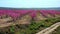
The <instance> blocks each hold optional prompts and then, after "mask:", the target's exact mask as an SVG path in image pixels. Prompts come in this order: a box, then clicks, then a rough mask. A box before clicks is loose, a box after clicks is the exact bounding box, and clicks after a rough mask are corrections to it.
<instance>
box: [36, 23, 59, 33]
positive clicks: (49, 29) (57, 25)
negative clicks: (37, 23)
mask: <svg viewBox="0 0 60 34" xmlns="http://www.w3.org/2000/svg"><path fill="white" fill-rule="evenodd" d="M59 26H60V22H58V23H55V24H53V25H52V26H50V27H48V28H46V29H44V30H42V31H40V32H38V33H36V34H50V33H51V32H53V31H54V30H55V29H56V28H57V27H59Z"/></svg>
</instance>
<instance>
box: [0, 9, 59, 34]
mask: <svg viewBox="0 0 60 34" xmlns="http://www.w3.org/2000/svg"><path fill="white" fill-rule="evenodd" d="M58 22H59V23H58ZM56 23H58V24H56ZM54 24H56V25H54ZM55 27H56V28H55ZM46 28H47V29H48V30H47V31H45V32H46V33H48V34H60V10H9V9H8V10H6V9H0V34H40V33H39V32H41V31H43V30H45V29H46ZM50 30H51V32H50ZM45 32H43V33H42V34H44V33H45Z"/></svg>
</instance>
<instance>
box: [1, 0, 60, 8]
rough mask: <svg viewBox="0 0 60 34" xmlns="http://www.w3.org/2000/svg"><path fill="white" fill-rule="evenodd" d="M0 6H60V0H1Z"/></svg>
mask: <svg viewBox="0 0 60 34" xmlns="http://www.w3.org/2000/svg"><path fill="white" fill-rule="evenodd" d="M0 7H12V8H51V7H60V0H0Z"/></svg>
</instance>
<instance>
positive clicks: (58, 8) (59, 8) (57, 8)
mask: <svg viewBox="0 0 60 34" xmlns="http://www.w3.org/2000/svg"><path fill="white" fill-rule="evenodd" d="M0 9H15V10H16V9H18V10H23V9H24V10H27V9H28V10H29V9H34V10H41V9H44V10H60V7H55V8H9V7H0Z"/></svg>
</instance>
